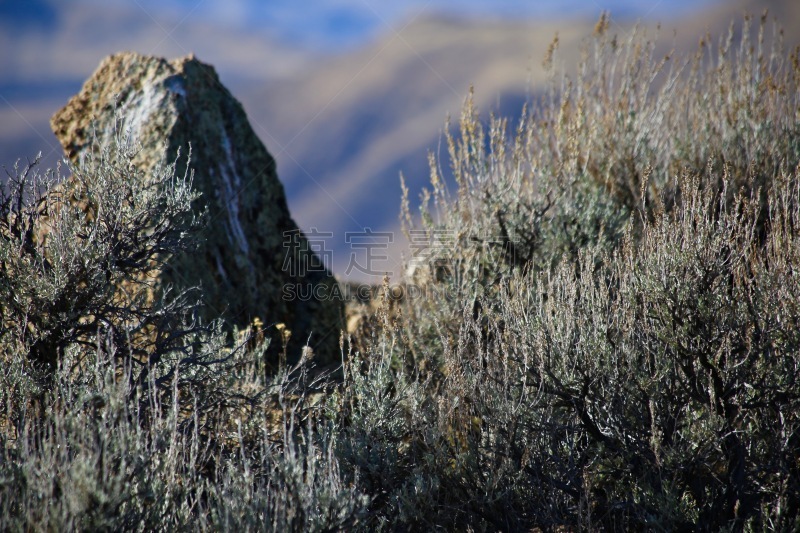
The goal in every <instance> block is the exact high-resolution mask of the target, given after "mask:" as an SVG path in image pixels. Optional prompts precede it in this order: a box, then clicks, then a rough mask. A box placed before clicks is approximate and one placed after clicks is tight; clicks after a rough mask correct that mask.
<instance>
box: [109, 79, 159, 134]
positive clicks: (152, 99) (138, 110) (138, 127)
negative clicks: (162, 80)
mask: <svg viewBox="0 0 800 533" xmlns="http://www.w3.org/2000/svg"><path fill="white" fill-rule="evenodd" d="M164 96H165V94H164V93H163V92H162V91H159V90H158V89H157V88H156V87H154V86H152V85H146V86H145V87H144V89H143V90H142V92H141V95H140V96H139V97H138V98H134V99H133V100H130V101H128V102H125V104H123V106H122V108H121V109H120V116H123V117H125V124H124V131H125V132H126V133H127V134H128V135H130V137H131V138H132V139H136V140H138V139H141V138H142V132H143V130H144V128H145V126H146V125H147V122H148V121H149V120H150V116H151V115H152V114H153V113H154V112H155V111H157V110H158V109H159V108H161V107H162V101H163V100H164Z"/></svg>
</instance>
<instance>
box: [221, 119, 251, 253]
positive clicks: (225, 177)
mask: <svg viewBox="0 0 800 533" xmlns="http://www.w3.org/2000/svg"><path fill="white" fill-rule="evenodd" d="M221 130H222V146H223V148H224V149H225V156H226V159H227V161H223V162H222V164H221V165H220V167H219V172H220V176H221V178H222V186H223V188H222V201H223V202H224V203H225V206H226V208H227V211H228V225H229V227H230V230H231V234H232V237H233V242H234V244H236V245H238V246H239V249H240V250H241V251H242V252H243V253H245V254H248V253H249V252H250V246H249V245H248V244H247V238H246V237H245V235H244V229H243V228H242V225H241V222H240V221H239V195H238V194H237V191H238V190H239V187H240V186H241V183H242V180H241V178H240V177H239V175H238V174H237V173H236V166H235V164H234V162H233V152H232V151H231V141H230V139H228V133H227V132H226V131H225V128H224V127H222V128H221Z"/></svg>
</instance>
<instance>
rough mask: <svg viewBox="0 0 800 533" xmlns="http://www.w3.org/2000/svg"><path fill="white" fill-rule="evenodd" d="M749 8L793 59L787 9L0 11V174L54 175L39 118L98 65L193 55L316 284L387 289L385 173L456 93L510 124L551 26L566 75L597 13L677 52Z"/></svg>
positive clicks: (176, 3)
mask: <svg viewBox="0 0 800 533" xmlns="http://www.w3.org/2000/svg"><path fill="white" fill-rule="evenodd" d="M765 8H769V9H770V14H771V16H772V17H774V18H776V20H778V22H779V23H780V24H781V26H782V27H783V28H784V29H785V30H786V40H787V47H788V48H793V47H794V45H795V44H796V43H797V42H798V31H799V30H798V27H800V1H797V0H649V1H648V0H644V1H641V0H639V1H637V0H615V1H610V0H538V1H535V2H534V1H529V2H520V1H511V0H459V1H456V0H428V1H421V0H420V1H416V0H415V1H409V0H403V1H400V0H343V1H334V0H305V1H304V2H296V1H290V0H276V1H268V2H262V1H258V0H232V1H231V0H229V1H225V2H223V1H221V0H166V1H164V0H161V1H158V0H129V1H121V0H120V1H113V0H72V1H69V2H67V1H56V0H31V1H22V0H0V166H4V167H6V168H9V169H10V168H11V167H12V166H13V164H14V162H15V161H16V160H18V159H19V160H21V162H23V163H24V162H25V161H26V160H27V159H32V158H33V157H34V156H35V155H36V154H37V152H39V151H41V152H42V156H43V162H44V163H43V165H44V166H45V167H52V166H54V165H55V164H56V162H57V161H58V160H59V158H60V157H61V155H62V154H61V147H60V146H59V144H58V142H57V141H56V139H55V137H54V136H53V134H52V133H51V131H50V127H49V123H48V121H49V118H50V116H51V115H52V114H53V113H54V112H55V111H56V110H57V109H59V108H60V107H62V106H63V105H64V104H66V102H67V100H68V99H69V98H70V97H71V96H72V95H73V94H75V93H77V92H78V91H79V90H80V87H81V85H82V84H83V82H84V81H85V80H86V79H87V78H88V77H89V76H90V75H91V74H92V72H93V71H94V69H95V68H96V67H97V65H98V64H99V62H100V60H101V59H102V58H103V57H105V56H107V55H109V54H111V53H114V52H118V51H123V50H134V51H137V52H140V53H143V54H152V55H158V56H163V57H167V58H170V59H171V58H174V57H177V56H184V55H187V54H189V53H194V54H196V55H197V57H198V58H199V59H200V60H202V61H204V62H207V63H211V64H212V65H214V67H216V69H217V71H218V72H219V74H220V78H221V80H222V82H223V84H225V85H226V86H227V87H228V89H229V90H230V91H231V92H232V93H233V94H234V96H236V97H237V98H238V99H239V100H240V101H241V102H242V104H243V105H244V108H245V110H246V111H247V113H248V116H249V119H250V122H251V124H252V126H253V128H254V130H255V131H256V133H257V134H258V135H259V136H260V138H261V139H262V140H263V142H264V144H265V145H266V147H267V149H268V150H269V151H270V153H272V154H273V156H275V158H276V159H277V161H278V174H279V177H280V179H281V181H282V182H283V184H284V187H285V189H286V194H287V198H288V201H289V207H290V209H291V212H292V215H293V217H294V219H295V220H296V222H297V223H298V225H299V226H300V228H302V229H303V230H304V231H306V232H307V233H314V232H316V234H318V235H321V236H320V237H315V239H317V240H318V241H319V239H323V240H324V246H325V249H326V250H330V251H331V252H332V253H331V254H329V257H330V263H331V264H330V265H329V267H330V268H332V270H333V271H334V273H335V274H336V275H337V276H339V277H340V278H346V277H349V278H351V279H354V280H359V281H370V282H379V281H380V278H381V276H382V275H383V272H389V273H391V275H392V276H393V277H394V278H395V279H396V277H397V276H398V275H399V272H400V269H399V261H400V255H401V251H402V250H403V249H404V248H405V241H404V238H403V237H402V235H401V233H400V231H399V229H400V225H399V219H398V215H399V212H400V209H399V207H400V199H401V189H400V180H399V175H400V172H401V171H402V172H403V174H404V176H405V178H406V183H407V185H408V187H409V189H410V190H411V197H412V200H413V199H415V198H417V196H418V193H419V191H420V190H421V189H422V187H424V186H425V184H426V183H427V180H428V168H427V154H428V152H429V151H433V152H435V153H441V152H442V146H441V145H442V140H443V139H442V132H443V129H444V127H445V119H446V117H447V116H448V114H449V115H452V116H453V117H454V118H457V117H458V114H459V112H460V109H461V106H462V104H463V101H464V98H465V96H466V95H467V93H468V91H469V87H470V85H473V86H474V87H475V100H476V102H477V105H478V108H479V109H480V110H481V112H482V113H484V115H485V116H487V117H488V113H489V112H495V113H496V114H500V115H506V116H509V117H515V116H518V115H519V113H520V110H521V107H522V105H523V104H524V103H525V102H526V101H527V100H529V99H530V98H531V97H532V96H534V95H536V94H537V92H538V91H541V90H542V87H543V83H544V82H545V73H544V69H543V67H542V59H543V57H544V55H545V52H546V50H547V47H548V45H549V44H550V42H551V41H552V40H553V37H554V36H555V35H556V33H558V35H559V40H560V49H561V54H560V56H561V60H562V61H563V63H564V65H565V66H566V67H569V66H570V65H574V64H575V62H576V61H577V58H578V50H579V47H580V43H581V41H582V40H583V39H585V38H586V37H588V36H590V35H591V32H592V28H593V25H594V23H595V22H596V21H597V19H598V17H599V15H600V14H601V12H603V11H607V12H609V13H610V16H611V22H612V24H611V31H613V32H615V33H618V34H619V35H620V36H621V37H624V36H625V34H627V33H628V32H630V31H632V28H633V27H634V25H635V24H636V22H637V21H641V22H642V24H644V25H646V26H648V27H652V28H654V27H655V25H656V23H658V22H660V23H661V26H662V30H661V32H660V34H659V35H660V37H659V46H662V47H663V49H664V51H666V50H668V49H669V48H671V47H675V48H677V49H678V51H679V52H680V51H683V52H689V51H691V50H693V49H694V48H695V47H696V45H697V42H698V39H699V37H700V36H701V35H702V34H704V33H705V32H706V31H708V32H710V33H711V34H712V35H720V34H722V33H723V32H724V31H725V30H727V28H728V26H729V24H730V22H731V21H732V20H738V21H740V20H741V14H742V13H743V12H744V11H748V12H749V13H752V14H755V15H760V14H761V13H762V11H763V10H764V9H765ZM654 34H655V32H654ZM443 155H444V154H443ZM0 173H2V170H0ZM3 175H5V174H4V173H3ZM366 230H371V231H373V232H389V233H391V235H393V236H394V238H393V240H392V242H387V239H386V238H384V237H381V238H379V239H378V240H377V241H375V242H376V244H377V249H376V250H373V252H372V253H371V255H372V259H373V261H372V262H371V264H370V269H371V271H370V272H363V271H361V270H360V269H359V268H358V267H354V261H355V262H356V263H358V264H359V265H362V266H363V265H364V263H365V257H364V254H365V253H369V252H367V251H366V250H365V249H364V247H363V246H361V245H359V246H357V247H355V248H354V247H353V246H352V243H353V242H356V241H357V240H358V235H359V234H361V233H363V232H364V231H366ZM348 232H351V234H350V236H349V238H348V235H347V234H348ZM348 241H349V242H348ZM359 242H362V243H363V239H361V240H360V241H359ZM386 244H388V245H389V247H388V248H386V249H384V248H382V247H383V246H384V245H386ZM382 257H385V259H381V258H382ZM348 271H349V272H348Z"/></svg>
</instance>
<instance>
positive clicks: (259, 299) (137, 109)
mask: <svg viewBox="0 0 800 533" xmlns="http://www.w3.org/2000/svg"><path fill="white" fill-rule="evenodd" d="M51 125H52V127H53V131H54V132H55V134H56V136H57V137H58V139H59V141H60V142H61V144H62V146H63V147H64V149H65V151H66V153H67V156H68V157H69V158H70V159H72V160H73V161H77V160H79V159H80V158H81V156H82V154H84V153H85V152H86V151H87V150H91V149H92V147H93V146H95V145H94V144H93V142H92V137H93V136H96V137H97V139H98V140H99V141H100V144H101V145H104V144H107V143H110V142H113V140H114V136H115V135H117V132H118V131H123V132H126V131H129V132H130V133H131V134H132V136H133V138H134V140H135V141H136V142H138V143H139V144H141V146H142V150H141V152H140V153H139V154H138V155H137V157H136V159H135V161H134V162H135V164H136V165H137V166H139V167H140V168H141V169H142V170H143V171H145V172H144V174H145V175H146V174H147V171H148V170H149V169H152V168H154V167H155V166H156V165H157V164H158V163H159V162H161V161H164V160H165V158H166V161H168V162H172V161H174V160H175V158H176V155H177V153H178V150H180V153H181V154H182V155H185V154H187V153H188V151H189V146H190V145H191V162H190V166H191V168H192V169H193V170H194V187H195V188H196V189H197V190H198V191H200V192H201V193H202V195H201V197H200V199H199V200H198V201H197V202H198V204H197V212H202V211H203V209H207V216H206V221H207V224H206V226H205V227H204V229H203V230H202V234H201V237H202V242H201V243H200V247H199V249H198V250H195V251H194V252H193V253H192V254H190V255H187V256H184V257H176V258H173V259H172V260H171V261H170V269H169V270H167V271H165V272H164V273H163V274H162V278H163V279H162V282H163V283H170V284H173V285H174V286H176V287H177V288H186V287H192V286H198V285H200V286H201V287H202V291H203V295H204V302H205V306H204V310H203V313H204V315H205V316H204V318H205V319H211V318H216V317H218V316H222V317H224V318H225V319H226V320H227V322H228V323H229V324H233V325H238V326H240V327H242V326H246V325H248V324H251V323H253V321H254V320H256V319H258V320H260V321H261V322H263V323H264V324H265V325H266V327H267V335H268V336H270V337H272V338H273V345H278V346H277V348H278V349H281V347H280V346H279V345H280V340H279V339H280V338H281V337H283V336H284V335H283V334H281V333H279V332H278V331H276V330H275V328H274V327H271V326H274V325H275V324H278V323H281V324H285V327H286V328H287V329H289V330H291V331H292V335H291V339H290V341H289V346H288V348H287V352H288V354H289V357H290V358H292V356H293V355H294V358H295V359H296V358H299V356H300V354H301V352H302V350H301V348H302V346H303V345H304V344H305V343H306V341H307V340H308V339H309V335H310V336H311V338H310V339H311V340H310V345H311V346H312V347H313V349H314V353H315V357H316V359H317V360H318V361H320V362H321V363H323V364H324V363H330V362H336V361H339V360H340V353H339V331H340V328H341V327H342V319H343V302H342V301H341V299H337V298H327V297H326V296H330V295H336V293H337V287H338V285H336V280H335V279H334V278H333V276H332V275H331V274H330V272H329V271H328V270H327V269H326V268H325V267H324V266H323V265H322V263H321V261H320V260H319V258H318V257H317V256H316V255H315V254H314V252H313V251H312V250H311V249H310V247H309V243H308V241H307V240H306V237H305V236H304V235H303V234H302V232H300V230H299V229H298V228H297V224H296V223H295V222H294V221H293V220H292V217H291V215H290V214H289V209H288V206H287V204H286V197H285V195H284V191H283V186H282V185H281V183H280V181H279V180H278V177H277V175H276V169H275V160H274V159H273V158H272V156H271V155H270V154H269V153H268V152H267V150H266V148H265V147H264V145H263V144H262V143H261V141H260V140H259V139H258V137H257V136H256V134H255V133H254V132H253V129H252V127H251V126H250V123H249V122H248V120H247V116H246V115H245V112H244V110H243V108H242V106H241V104H240V103H239V102H238V101H237V100H236V99H235V98H234V97H233V96H232V95H231V93H230V92H229V91H228V90H227V89H226V88H225V87H224V86H223V85H222V84H221V83H220V81H219V78H218V76H217V73H216V71H215V70H214V68H213V67H212V66H210V65H206V64H204V63H201V62H200V61H198V60H197V59H195V58H194V57H193V56H189V57H184V58H180V59H176V60H174V61H167V60H165V59H162V58H157V57H150V56H143V55H139V54H135V53H121V54H116V55H113V56H110V57H108V58H106V59H105V60H104V61H103V62H102V63H101V64H100V67H99V68H98V69H97V71H96V72H95V73H94V74H93V75H92V77H91V78H90V79H89V80H88V81H87V82H86V83H85V84H84V86H83V88H82V90H81V92H80V93H79V94H78V95H76V96H74V97H73V98H72V99H71V100H70V101H69V103H68V104H67V105H66V107H64V108H63V109H61V110H60V111H58V112H57V113H56V114H55V115H54V116H53V118H52V119H51ZM185 163H186V160H185V158H184V157H181V160H180V161H179V163H178V164H179V168H178V172H179V173H181V174H182V172H183V170H184V169H182V168H180V165H181V164H183V165H185ZM287 288H289V289H288V290H287ZM309 295H313V296H312V297H309ZM273 349H274V346H273Z"/></svg>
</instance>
